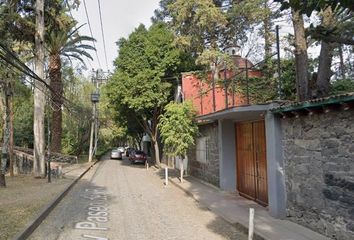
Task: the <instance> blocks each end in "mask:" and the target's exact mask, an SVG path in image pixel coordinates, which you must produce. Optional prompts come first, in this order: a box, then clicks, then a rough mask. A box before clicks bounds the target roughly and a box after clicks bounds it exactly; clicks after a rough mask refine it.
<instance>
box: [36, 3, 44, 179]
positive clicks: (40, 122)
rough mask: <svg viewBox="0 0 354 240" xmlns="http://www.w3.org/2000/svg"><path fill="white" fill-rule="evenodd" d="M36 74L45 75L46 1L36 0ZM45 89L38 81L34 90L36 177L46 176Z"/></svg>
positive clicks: (41, 76) (42, 76) (42, 77)
mask: <svg viewBox="0 0 354 240" xmlns="http://www.w3.org/2000/svg"><path fill="white" fill-rule="evenodd" d="M35 73H36V74H37V76H39V77H40V78H41V79H45V75H44V0H36V34H35ZM45 91H46V89H45V87H44V85H43V83H41V82H39V81H38V80H37V81H35V89H34V121H33V133H34V151H33V152H34V161H33V173H34V175H35V177H44V176H45V135H44V109H45V101H46V99H45Z"/></svg>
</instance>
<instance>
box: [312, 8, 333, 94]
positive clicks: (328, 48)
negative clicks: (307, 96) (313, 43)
mask: <svg viewBox="0 0 354 240" xmlns="http://www.w3.org/2000/svg"><path fill="white" fill-rule="evenodd" d="M334 25H335V19H334V14H333V11H332V8H330V7H327V8H326V9H324V10H323V12H322V26H323V27H324V28H327V29H332V28H333V27H334ZM334 47H335V44H334V43H331V42H327V41H324V40H323V41H322V42H321V52H320V58H319V65H318V71H317V81H316V83H317V97H325V96H328V94H329V93H330V90H331V84H330V79H331V76H332V71H331V66H332V58H333V51H334Z"/></svg>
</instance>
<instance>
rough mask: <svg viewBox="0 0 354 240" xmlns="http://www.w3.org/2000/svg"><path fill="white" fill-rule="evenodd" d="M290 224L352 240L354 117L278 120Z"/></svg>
mask: <svg viewBox="0 0 354 240" xmlns="http://www.w3.org/2000/svg"><path fill="white" fill-rule="evenodd" d="M282 132H283V156H284V163H285V176H286V188H287V212H288V217H289V219H290V220H292V221H295V222H297V223H300V224H302V225H304V226H306V227H310V228H311V229H313V230H315V231H317V232H319V233H322V234H325V235H327V236H329V237H331V238H333V239H343V240H349V239H354V111H353V110H350V111H335V112H329V113H326V114H315V115H312V116H300V117H299V118H286V119H282Z"/></svg>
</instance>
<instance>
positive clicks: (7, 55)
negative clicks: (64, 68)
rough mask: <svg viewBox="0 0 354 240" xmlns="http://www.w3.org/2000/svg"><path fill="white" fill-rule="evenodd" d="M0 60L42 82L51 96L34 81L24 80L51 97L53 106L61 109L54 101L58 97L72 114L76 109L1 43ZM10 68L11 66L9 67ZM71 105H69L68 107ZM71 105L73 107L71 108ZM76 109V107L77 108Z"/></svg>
mask: <svg viewBox="0 0 354 240" xmlns="http://www.w3.org/2000/svg"><path fill="white" fill-rule="evenodd" d="M0 59H2V60H3V61H4V62H5V63H8V64H9V65H11V66H12V67H14V68H15V69H16V70H18V71H20V72H21V73H23V74H25V75H26V76H29V77H31V78H33V79H35V80H37V81H39V82H41V83H42V84H43V85H44V87H45V88H46V89H48V90H49V91H50V93H51V94H50V96H48V94H47V92H46V91H45V90H44V89H42V88H40V87H38V86H37V85H36V84H34V83H33V82H32V81H29V80H27V79H26V78H25V79H24V80H25V81H26V82H28V83H29V84H30V85H32V86H33V87H34V88H37V89H38V90H40V91H41V92H43V93H44V94H45V95H46V96H47V97H49V99H50V100H52V102H53V104H54V105H56V107H60V108H61V105H60V104H58V103H57V102H56V100H54V99H53V97H56V98H57V99H59V100H62V101H63V103H62V106H63V107H65V108H66V109H67V110H68V111H69V112H70V113H72V110H71V109H70V108H71V107H72V108H74V106H75V104H74V103H72V102H71V101H69V100H68V99H66V98H65V97H64V96H61V95H59V94H58V93H57V92H56V91H54V89H53V88H52V87H51V86H49V85H48V83H47V82H46V81H45V80H43V79H42V78H40V77H39V76H38V75H37V74H36V73H34V72H33V71H32V70H31V69H30V68H29V67H28V66H27V65H26V64H24V63H23V62H22V61H21V60H20V59H19V58H18V57H17V56H16V54H15V53H13V52H12V51H10V50H9V49H8V48H7V47H5V46H4V45H3V44H2V43H0ZM7 67H8V68H9V66H8V65H7ZM68 104H69V105H68ZM70 105H71V106H70ZM75 107H76V106H75Z"/></svg>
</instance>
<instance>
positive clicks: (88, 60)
mask: <svg viewBox="0 0 354 240" xmlns="http://www.w3.org/2000/svg"><path fill="white" fill-rule="evenodd" d="M65 3H66V6H67V7H68V9H69V14H70V16H71V18H72V19H74V20H75V18H74V16H73V14H72V12H71V7H70V4H69V0H65ZM91 37H92V36H91ZM80 43H81V41H80ZM93 45H95V42H94V41H93ZM95 49H96V47H95ZM85 57H86V59H87V62H88V63H89V65H90V68H91V69H92V68H93V67H92V64H91V59H89V58H88V57H87V56H85ZM84 65H85V64H84Z"/></svg>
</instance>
